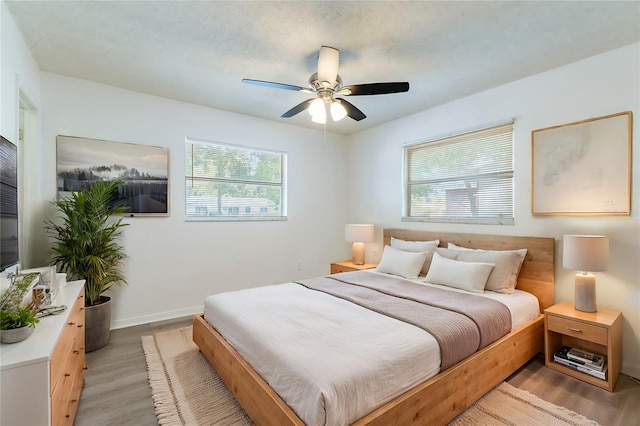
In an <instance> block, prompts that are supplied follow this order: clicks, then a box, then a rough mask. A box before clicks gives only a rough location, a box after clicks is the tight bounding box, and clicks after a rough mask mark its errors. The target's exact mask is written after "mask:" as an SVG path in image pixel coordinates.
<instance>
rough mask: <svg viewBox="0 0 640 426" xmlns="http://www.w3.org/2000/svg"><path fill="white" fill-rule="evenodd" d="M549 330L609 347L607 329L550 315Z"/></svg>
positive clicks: (548, 319)
mask: <svg viewBox="0 0 640 426" xmlns="http://www.w3.org/2000/svg"><path fill="white" fill-rule="evenodd" d="M547 328H548V329H549V330H550V331H555V332H557V333H562V334H564V335H566V336H573V337H577V338H579V339H583V340H587V341H589V342H594V343H599V344H601V345H607V329H606V328H605V327H598V326H596V325H592V324H587V323H585V322H582V321H575V320H571V319H567V318H559V317H556V316H553V315H548V316H547Z"/></svg>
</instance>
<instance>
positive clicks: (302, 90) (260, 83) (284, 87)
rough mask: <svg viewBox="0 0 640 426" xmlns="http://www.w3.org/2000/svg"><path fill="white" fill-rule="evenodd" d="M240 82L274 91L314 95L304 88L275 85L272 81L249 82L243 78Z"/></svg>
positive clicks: (282, 84) (290, 85) (281, 84)
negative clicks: (290, 91)
mask: <svg viewBox="0 0 640 426" xmlns="http://www.w3.org/2000/svg"><path fill="white" fill-rule="evenodd" d="M242 82H243V83H246V84H255V85H256V86H265V87H271V88H274V89H285V90H294V91H296V92H307V93H314V92H313V90H311V89H309V88H306V87H300V86H294V85H292V84H284V83H275V82H273V81H264V80H251V79H249V78H243V79H242Z"/></svg>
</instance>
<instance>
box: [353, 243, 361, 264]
mask: <svg viewBox="0 0 640 426" xmlns="http://www.w3.org/2000/svg"><path fill="white" fill-rule="evenodd" d="M351 261H352V262H353V264H354V265H364V243H353V245H352V246H351Z"/></svg>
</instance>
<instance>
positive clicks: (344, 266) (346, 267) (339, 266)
mask: <svg viewBox="0 0 640 426" xmlns="http://www.w3.org/2000/svg"><path fill="white" fill-rule="evenodd" d="M376 266H378V264H377V263H365V264H364V265H354V264H353V262H352V261H350V260H344V261H342V262H335V263H332V264H331V273H332V274H337V273H339V272H351V271H364V270H365V269H373V268H375V267H376Z"/></svg>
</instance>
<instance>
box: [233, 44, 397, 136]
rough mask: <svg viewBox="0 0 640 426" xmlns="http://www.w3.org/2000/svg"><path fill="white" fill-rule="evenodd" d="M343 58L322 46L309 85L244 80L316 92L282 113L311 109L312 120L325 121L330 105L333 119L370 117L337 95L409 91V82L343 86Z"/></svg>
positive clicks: (286, 116)
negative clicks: (315, 69)
mask: <svg viewBox="0 0 640 426" xmlns="http://www.w3.org/2000/svg"><path fill="white" fill-rule="evenodd" d="M339 61H340V51H339V50H338V49H335V48H333V47H329V46H322V47H320V54H319V55H318V72H316V73H313V74H312V75H311V77H309V87H308V88H307V87H300V86H294V85H291V84H283V83H275V82H272V81H263V80H251V79H248V78H243V79H242V82H243V83H247V84H256V85H258V86H266V87H273V88H275V89H285V90H293V91H299V92H304V93H311V94H315V95H316V96H315V97H313V98H310V99H307V100H306V101H304V102H301V103H299V104H298V105H296V106H294V107H293V108H291V109H290V110H289V111H287V112H285V113H284V114H282V117H284V118H289V117H293V116H294V115H296V114H298V113H300V112H302V111H304V110H305V109H308V110H309V113H310V114H311V118H312V121H314V122H316V123H322V124H324V123H325V122H326V120H327V112H326V109H325V105H327V104H328V105H329V106H330V107H329V109H330V111H331V117H332V118H333V120H334V121H338V120H341V119H343V118H344V117H345V116H348V117H350V118H352V119H354V120H356V121H360V120H363V119H365V118H367V116H366V115H364V113H363V112H362V111H360V110H359V109H358V108H356V107H355V106H354V105H353V104H351V103H350V102H348V101H347V100H346V99H344V98H337V97H336V96H367V95H385V94H388V93H400V92H407V91H408V90H409V83H407V82H402V83H399V82H396V83H368V84H355V85H351V86H343V85H342V78H340V76H339V75H338V63H339Z"/></svg>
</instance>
